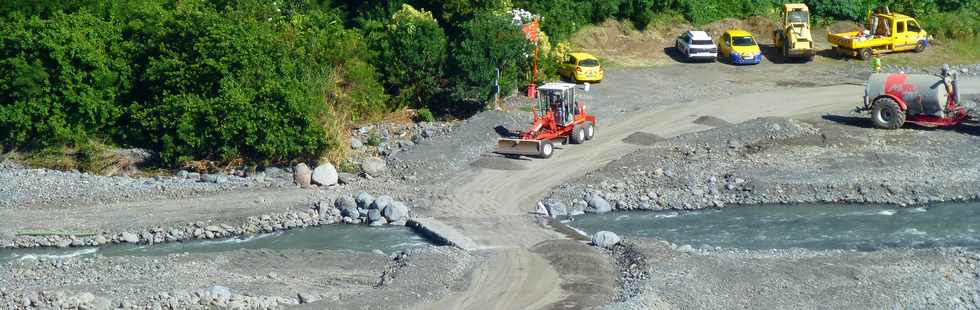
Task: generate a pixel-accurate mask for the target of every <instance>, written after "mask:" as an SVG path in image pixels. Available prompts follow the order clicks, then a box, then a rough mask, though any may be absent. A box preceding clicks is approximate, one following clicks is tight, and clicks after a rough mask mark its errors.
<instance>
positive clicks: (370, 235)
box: [0, 225, 430, 261]
mask: <svg viewBox="0 0 980 310" xmlns="http://www.w3.org/2000/svg"><path fill="white" fill-rule="evenodd" d="M427 244H430V243H429V242H428V241H427V240H425V239H424V238H422V237H421V236H419V235H418V234H416V233H415V232H413V231H412V230H411V229H410V228H408V227H404V226H402V227H366V226H360V225H326V226H322V227H317V228H308V229H299V230H293V231H288V232H277V233H271V234H262V235H254V236H247V237H238V238H228V239H221V240H206V241H190V242H173V243H164V244H155V245H113V246H106V247H101V248H75V249H72V248H68V249H48V248H46V249H7V250H0V261H8V260H16V259H38V258H46V259H54V258H64V257H73V256H89V255H94V254H99V255H103V256H161V255H168V254H172V253H185V252H187V253H213V252H223V251H232V250H238V249H272V250H277V249H325V250H353V251H372V250H375V249H378V250H382V251H384V252H385V253H389V254H390V253H392V252H395V251H399V250H404V249H408V248H413V247H421V246H424V245H427Z"/></svg>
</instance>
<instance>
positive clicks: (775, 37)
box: [772, 3, 816, 60]
mask: <svg viewBox="0 0 980 310" xmlns="http://www.w3.org/2000/svg"><path fill="white" fill-rule="evenodd" d="M781 16H782V22H783V27H782V28H781V29H777V30H775V31H773V32H772V41H773V46H774V47H775V48H778V49H779V50H780V55H782V56H783V58H800V59H805V60H811V59H813V55H814V54H815V53H816V52H815V49H814V48H813V36H812V35H810V10H809V9H808V8H807V6H806V4H802V3H786V4H783V12H782V14H781Z"/></svg>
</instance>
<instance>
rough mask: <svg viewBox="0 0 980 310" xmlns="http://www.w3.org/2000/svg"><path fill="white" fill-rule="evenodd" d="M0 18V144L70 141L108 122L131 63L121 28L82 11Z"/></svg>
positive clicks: (117, 112)
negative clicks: (46, 17) (123, 41)
mask: <svg viewBox="0 0 980 310" xmlns="http://www.w3.org/2000/svg"><path fill="white" fill-rule="evenodd" d="M18 15H19V14H14V16H13V18H9V19H5V20H4V21H3V22H0V42H2V44H3V46H0V48H2V49H0V144H3V145H6V146H7V147H14V146H19V147H27V148H37V147H47V146H53V145H59V144H75V143H79V142H82V141H84V140H85V139H87V138H89V137H91V136H97V135H104V134H106V133H107V131H108V130H110V129H112V128H113V125H114V124H115V122H116V120H117V119H118V118H119V117H120V115H121V114H122V113H123V109H122V108H121V107H119V106H118V105H117V104H116V100H117V96H119V94H120V92H122V91H123V90H124V89H126V88H127V86H128V82H129V80H130V68H129V65H128V64H127V59H126V58H124V53H123V51H122V50H121V49H120V48H121V44H120V41H121V37H120V33H119V29H118V28H117V27H115V26H114V25H113V24H112V23H108V22H105V21H102V20H100V19H98V18H96V17H94V16H92V15H90V14H87V13H77V14H70V15H68V14H63V13H60V12H55V13H53V16H52V17H51V18H50V19H47V20H44V19H40V18H38V17H31V18H27V17H24V16H18Z"/></svg>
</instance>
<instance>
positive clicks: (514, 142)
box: [495, 138, 541, 156]
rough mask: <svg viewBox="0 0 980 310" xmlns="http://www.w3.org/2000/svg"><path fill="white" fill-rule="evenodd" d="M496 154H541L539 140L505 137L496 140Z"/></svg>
mask: <svg viewBox="0 0 980 310" xmlns="http://www.w3.org/2000/svg"><path fill="white" fill-rule="evenodd" d="M495 152H497V153H498V154H506V155H527V156H535V155H540V154H541V140H524V139H506V138H501V139H498V140H497V150H496V151H495Z"/></svg>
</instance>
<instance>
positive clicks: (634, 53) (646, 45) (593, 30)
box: [569, 20, 683, 66]
mask: <svg viewBox="0 0 980 310" xmlns="http://www.w3.org/2000/svg"><path fill="white" fill-rule="evenodd" d="M681 32H683V30H677V31H674V30H670V31H659V30H655V29H647V30H644V31H638V30H636V29H634V28H633V27H632V26H630V25H629V24H625V23H622V22H619V21H616V20H608V21H606V22H604V23H602V24H600V25H597V26H588V27H585V28H583V29H582V30H580V31H579V32H578V33H576V34H575V36H574V37H572V38H571V39H570V40H569V41H570V43H571V46H572V49H573V50H576V51H585V52H589V53H592V54H594V55H596V56H598V57H599V58H602V59H604V60H609V61H611V62H613V63H616V64H618V65H624V66H648V65H656V64H665V63H668V62H670V61H671V60H670V58H669V57H667V55H666V54H665V53H664V49H665V48H667V47H671V46H673V44H674V41H673V40H674V37H676V35H677V34H680V33H681Z"/></svg>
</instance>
